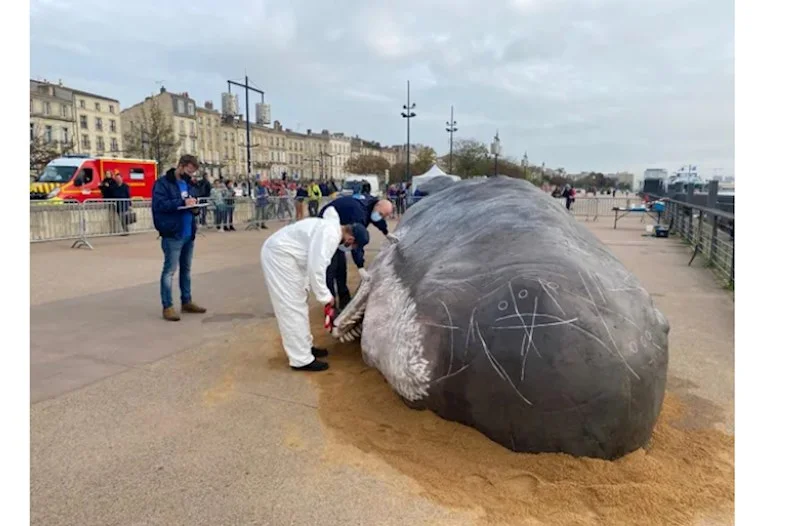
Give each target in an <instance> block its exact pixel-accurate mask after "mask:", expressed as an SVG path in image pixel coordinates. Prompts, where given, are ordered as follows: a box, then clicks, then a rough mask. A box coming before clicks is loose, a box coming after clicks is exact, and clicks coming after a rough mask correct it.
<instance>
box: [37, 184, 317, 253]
mask: <svg viewBox="0 0 800 526" xmlns="http://www.w3.org/2000/svg"><path fill="white" fill-rule="evenodd" d="M330 200H331V199H330V198H325V197H323V198H322V200H321V201H320V203H319V206H317V207H316V209H317V211H319V210H321V209H322V207H324V206H325V205H326V204H327V203H328V202H330ZM199 201H200V202H201V203H208V205H209V206H208V207H205V208H203V209H201V210H200V213H199V214H198V215H197V216H195V217H196V221H197V222H198V232H203V231H213V230H220V231H223V230H227V229H230V227H234V226H236V227H239V226H244V227H245V229H246V230H254V229H260V228H263V227H266V223H267V222H275V221H277V222H283V223H290V222H294V221H296V220H297V219H298V212H299V213H300V214H302V217H311V215H310V213H309V202H308V199H305V200H304V201H303V202H301V203H300V202H298V201H296V200H295V199H294V198H291V197H277V196H269V197H267V198H265V199H261V200H259V199H257V198H250V197H237V198H234V199H232V200H231V199H229V200H226V201H223V202H216V203H215V202H212V201H211V200H209V199H205V198H204V199H200V200H199ZM151 204H152V203H151V200H149V199H87V200H86V201H84V202H82V203H63V202H62V203H47V202H43V201H41V202H40V201H31V203H30V242H31V243H39V242H45V241H60V240H74V243H73V245H72V247H73V248H82V247H86V248H89V249H91V248H93V247H92V244H91V242H90V239H91V238H97V237H110V236H126V235H129V234H139V233H144V232H155V231H156V229H155V225H154V224H153V214H152V209H151ZM313 208H315V207H314V206H313V205H312V210H311V211H312V212H313Z"/></svg>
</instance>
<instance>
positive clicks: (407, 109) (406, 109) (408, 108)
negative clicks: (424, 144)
mask: <svg viewBox="0 0 800 526" xmlns="http://www.w3.org/2000/svg"><path fill="white" fill-rule="evenodd" d="M416 107H417V103H416V102H415V103H414V104H412V103H411V81H410V80H407V81H406V103H405V104H403V113H401V114H400V115H402V116H403V118H404V119H405V120H406V181H411V119H413V118H414V117H416V116H417V114H416V113H414V111H413V110H414V108H416Z"/></svg>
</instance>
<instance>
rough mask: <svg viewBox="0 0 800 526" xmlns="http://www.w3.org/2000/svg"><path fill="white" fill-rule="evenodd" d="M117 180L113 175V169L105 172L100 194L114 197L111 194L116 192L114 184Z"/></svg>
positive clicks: (105, 197) (104, 197)
mask: <svg viewBox="0 0 800 526" xmlns="http://www.w3.org/2000/svg"><path fill="white" fill-rule="evenodd" d="M115 184H116V182H115V181H114V178H113V177H112V176H111V170H106V173H105V174H104V177H103V181H102V182H101V183H100V195H102V196H103V199H113V197H111V194H113V193H114V185H115Z"/></svg>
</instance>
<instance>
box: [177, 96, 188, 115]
mask: <svg viewBox="0 0 800 526" xmlns="http://www.w3.org/2000/svg"><path fill="white" fill-rule="evenodd" d="M178 113H186V103H185V102H184V101H183V99H178Z"/></svg>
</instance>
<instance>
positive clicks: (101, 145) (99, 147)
mask: <svg viewBox="0 0 800 526" xmlns="http://www.w3.org/2000/svg"><path fill="white" fill-rule="evenodd" d="M97 151H98V152H104V151H106V142H105V140H104V139H103V138H102V137H98V138H97Z"/></svg>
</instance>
